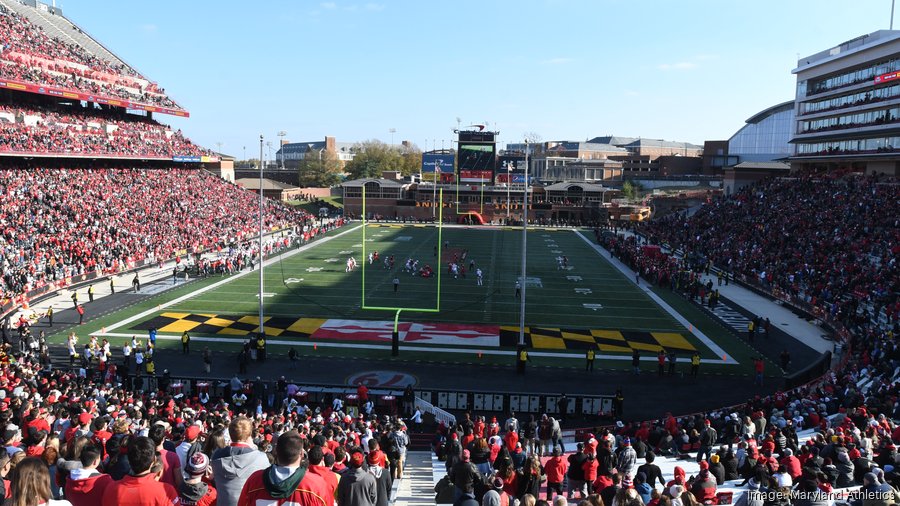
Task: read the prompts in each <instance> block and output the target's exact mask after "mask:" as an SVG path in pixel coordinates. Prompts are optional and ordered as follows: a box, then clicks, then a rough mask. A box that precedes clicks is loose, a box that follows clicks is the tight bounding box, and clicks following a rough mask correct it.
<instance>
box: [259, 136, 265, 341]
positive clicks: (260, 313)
mask: <svg viewBox="0 0 900 506" xmlns="http://www.w3.org/2000/svg"><path fill="white" fill-rule="evenodd" d="M262 157H263V136H262V135H260V136H259V160H260V163H259V334H260V335H263V334H264V330H263V288H264V286H263V283H264V281H263V164H262Z"/></svg>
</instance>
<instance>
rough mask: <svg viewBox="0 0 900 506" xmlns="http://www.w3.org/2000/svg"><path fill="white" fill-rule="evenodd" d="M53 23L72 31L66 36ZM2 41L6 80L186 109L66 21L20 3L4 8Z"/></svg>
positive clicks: (0, 71) (0, 10)
mask: <svg viewBox="0 0 900 506" xmlns="http://www.w3.org/2000/svg"><path fill="white" fill-rule="evenodd" d="M52 18H57V19H56V21H57V22H58V23H60V24H63V25H65V24H68V25H69V26H70V27H71V29H70V30H69V31H68V32H67V31H64V30H63V29H61V28H60V27H59V26H58V25H57V24H56V23H54V22H53V21H54V20H53V19H52ZM48 32H49V33H48ZM0 40H3V48H2V52H0V78H3V79H13V80H18V81H25V82H30V83H34V84H39V85H44V86H58V87H60V88H64V89H69V90H73V91H80V92H84V93H88V94H92V95H96V96H105V97H107V98H119V99H124V100H130V101H134V102H138V103H143V104H149V105H156V106H161V107H167V108H172V109H181V107H180V106H179V105H178V104H176V103H175V102H174V101H173V100H172V99H170V98H169V97H168V96H166V94H165V90H163V89H161V88H159V87H157V85H156V84H155V83H152V82H150V81H149V80H147V79H146V78H144V77H143V76H141V75H140V74H139V73H138V72H137V71H136V70H134V69H133V68H131V67H130V66H128V65H126V64H125V63H124V62H122V61H121V60H119V59H118V58H116V57H115V56H114V55H112V53H110V52H109V51H108V50H106V49H105V48H103V47H102V46H100V45H99V44H97V43H96V41H93V39H91V38H90V37H87V36H86V35H85V34H83V33H82V32H81V31H80V30H79V29H78V28H77V27H75V25H72V24H71V23H68V21H67V20H65V18H63V17H61V16H55V15H51V16H47V15H45V14H43V13H41V12H40V11H39V10H37V9H34V8H31V7H27V6H25V5H23V4H21V3H19V2H18V1H16V0H4V1H3V2H2V3H0ZM87 47H91V48H93V51H91V50H89V49H87Z"/></svg>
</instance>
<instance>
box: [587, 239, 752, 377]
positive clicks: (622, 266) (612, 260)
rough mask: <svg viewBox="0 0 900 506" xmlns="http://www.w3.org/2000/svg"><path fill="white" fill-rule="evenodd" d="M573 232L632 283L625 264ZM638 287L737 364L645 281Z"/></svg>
mask: <svg viewBox="0 0 900 506" xmlns="http://www.w3.org/2000/svg"><path fill="white" fill-rule="evenodd" d="M573 232H575V235H577V236H578V237H580V238H581V240H582V241H584V242H586V243H587V244H588V245H589V246H590V247H592V248H594V251H595V252H596V253H597V254H598V255H600V256H601V257H603V259H604V260H606V261H607V262H609V263H610V264H612V265H613V266H614V267H615V268H616V269H619V271H621V272H622V274H624V275H625V278H626V279H628V280H629V281H631V282H632V283H633V282H634V273H633V272H632V271H631V270H630V269H628V267H626V266H625V264H623V263H622V262H621V261H619V259H618V258H612V257H610V256H609V252H608V251H606V249H605V248H602V247H600V246H598V245H596V244H594V243H592V242H591V241H590V240H589V239H588V238H587V237H585V236H583V235H582V234H581V232H579V231H578V230H573ZM601 251H604V252H606V254H603V253H602V252H601ZM638 288H640V289H641V290H643V291H644V293H646V294H647V296H648V297H650V298H651V299H653V301H654V302H656V303H657V304H658V305H659V307H661V308H663V309H664V310H665V311H666V312H667V313H669V314H670V315H672V317H673V318H675V320H676V321H678V323H680V324H681V325H682V326H683V327H684V328H686V329H688V331H689V332H690V333H691V334H693V335H694V337H696V338H697V339H699V340H700V342H702V343H703V344H705V345H706V347H707V348H709V349H710V350H712V352H713V353H715V354H716V356H717V357H725V361H723V362H721V363H728V364H739V362H738V361H737V360H735V359H734V358H733V357H731V356H729V355H728V354H727V353H725V350H723V349H722V348H721V347H720V346H719V345H718V344H716V343H715V342H713V340H712V339H710V338H709V337H707V335H706V334H704V333H703V332H701V331H700V330H699V329H698V328H697V327H695V326H694V325H692V324H691V323H690V322H689V321H687V319H686V318H685V317H684V316H681V313H679V312H678V311H675V309H674V308H673V307H672V306H670V305H668V304H667V303H666V301H664V300H662V299H661V298H660V297H659V295H656V294H655V293H653V290H651V289H650V287H649V286H647V283H646V282H645V283H643V284H641V285H640V286H638Z"/></svg>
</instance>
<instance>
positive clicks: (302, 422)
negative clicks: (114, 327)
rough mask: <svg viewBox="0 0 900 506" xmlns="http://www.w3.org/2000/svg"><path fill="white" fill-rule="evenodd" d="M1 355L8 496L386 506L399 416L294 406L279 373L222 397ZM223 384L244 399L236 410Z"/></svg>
mask: <svg viewBox="0 0 900 506" xmlns="http://www.w3.org/2000/svg"><path fill="white" fill-rule="evenodd" d="M2 359H3V361H2V369H0V429H2V431H0V434H2V437H3V443H4V446H5V450H4V451H2V452H0V485H2V486H3V490H2V491H0V492H5V495H4V497H6V498H8V499H9V500H10V501H12V503H11V504H15V505H24V506H35V505H38V504H49V505H60V504H72V505H75V506H96V505H99V504H117V505H123V506H132V505H148V506H149V505H165V504H183V505H203V506H213V505H217V504H218V505H230V506H234V505H240V506H255V505H257V504H260V503H265V504H286V503H287V504H302V505H306V506H332V505H334V504H339V505H342V506H349V505H373V506H375V505H378V506H387V504H388V500H389V494H390V491H391V486H392V481H393V480H394V479H395V478H396V477H399V476H402V472H403V470H402V462H403V458H404V456H405V453H406V447H407V446H408V444H409V438H408V436H407V434H406V426H405V424H404V423H403V422H402V421H401V420H399V419H398V418H396V417H393V418H392V417H389V416H387V415H385V416H379V415H372V416H366V415H363V414H361V415H359V416H351V415H350V411H349V410H346V411H345V410H343V408H342V407H340V405H339V404H332V403H328V402H323V403H322V404H321V405H315V406H313V407H310V406H307V405H305V404H302V403H297V402H296V401H295V398H294V395H295V394H296V393H297V391H298V386H297V385H295V384H293V383H289V382H287V381H285V380H284V378H283V377H282V378H281V379H280V380H279V381H278V382H276V383H275V384H274V385H272V386H271V389H272V391H267V390H266V389H265V387H264V386H263V388H258V387H259V385H247V386H246V390H245V385H243V384H242V383H241V381H240V380H237V379H236V378H235V379H234V380H233V383H234V382H236V384H234V385H233V386H229V387H228V390H229V391H227V392H226V393H225V394H223V395H221V396H214V397H210V395H209V392H208V391H202V392H200V393H199V394H198V393H197V392H194V393H193V394H192V395H191V396H185V395H183V394H182V393H181V392H180V391H178V392H177V393H176V391H175V388H176V386H175V385H174V384H171V383H170V382H169V381H168V380H167V379H166V377H165V376H164V377H163V378H161V379H160V380H159V382H158V388H152V387H151V386H150V384H148V385H147V386H146V387H144V386H141V387H139V388H137V389H133V390H132V389H130V388H126V387H125V386H123V384H121V383H119V382H118V381H117V379H116V376H115V374H112V375H104V376H101V375H94V374H91V372H93V371H88V374H84V371H83V370H82V371H81V374H79V372H78V371H77V370H76V371H75V372H67V371H61V370H60V369H58V368H56V369H54V368H51V367H49V366H46V365H41V364H40V363H38V362H36V361H32V359H31V358H30V357H29V356H28V355H27V354H26V355H19V356H18V360H17V359H16V358H14V357H13V356H12V355H10V354H6V353H4V354H3V355H2ZM257 379H258V378H257ZM231 390H233V391H234V392H235V394H236V395H235V397H237V396H238V395H240V396H242V397H245V398H246V397H247V396H249V399H248V400H247V402H246V403H243V402H242V403H241V404H243V405H244V406H245V407H244V408H241V407H237V405H236V404H231V403H230V402H229V401H227V400H226V399H231V397H229V396H228V394H229V393H231V392H230V391H231ZM245 392H246V394H245ZM251 406H254V407H255V408H253V407H251ZM335 406H337V408H336V407H335ZM54 499H55V500H59V501H57V502H55V501H53V500H54Z"/></svg>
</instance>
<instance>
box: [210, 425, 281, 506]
mask: <svg viewBox="0 0 900 506" xmlns="http://www.w3.org/2000/svg"><path fill="white" fill-rule="evenodd" d="M228 434H229V436H230V437H231V445H230V446H228V447H225V448H222V449H220V450H218V451H216V452H215V453H214V454H213V455H212V469H213V478H214V481H215V484H216V491H217V493H218V503H217V504H218V505H219V506H236V505H237V504H238V498H239V497H240V494H241V490H242V489H243V487H244V484H245V483H246V481H247V480H248V479H249V478H250V476H251V475H252V474H253V473H255V472H257V471H261V470H263V469H266V468H267V467H269V459H267V458H266V455H265V454H264V453H262V452H260V451H259V450H257V448H256V445H254V444H253V422H251V421H250V419H249V418H247V417H245V416H237V417H235V418H234V419H233V420H232V421H231V423H230V424H229V425H228Z"/></svg>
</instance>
